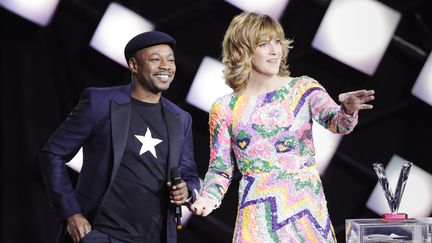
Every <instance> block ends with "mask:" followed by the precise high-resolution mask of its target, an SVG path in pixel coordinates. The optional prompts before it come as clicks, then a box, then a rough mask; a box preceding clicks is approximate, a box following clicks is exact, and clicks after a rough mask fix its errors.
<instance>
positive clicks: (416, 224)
mask: <svg viewBox="0 0 432 243" xmlns="http://www.w3.org/2000/svg"><path fill="white" fill-rule="evenodd" d="M345 232H346V242H347V243H357V242H358V243H363V242H370V243H371V242H382V243H385V242H412V243H432V239H431V238H432V218H420V219H404V220H384V219H347V220H345Z"/></svg>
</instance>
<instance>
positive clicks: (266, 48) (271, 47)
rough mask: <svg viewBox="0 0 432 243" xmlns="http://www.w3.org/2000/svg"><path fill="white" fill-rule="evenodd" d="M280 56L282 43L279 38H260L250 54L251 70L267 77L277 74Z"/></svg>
mask: <svg viewBox="0 0 432 243" xmlns="http://www.w3.org/2000/svg"><path fill="white" fill-rule="evenodd" d="M281 58H282V44H281V41H280V39H279V38H274V39H264V40H261V41H259V42H258V45H257V47H256V49H255V52H254V54H253V56H252V72H255V73H258V74H261V75H265V76H269V77H271V76H274V75H277V74H278V73H279V67H280V65H281Z"/></svg>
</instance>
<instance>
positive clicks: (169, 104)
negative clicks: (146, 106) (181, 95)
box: [161, 96, 189, 115]
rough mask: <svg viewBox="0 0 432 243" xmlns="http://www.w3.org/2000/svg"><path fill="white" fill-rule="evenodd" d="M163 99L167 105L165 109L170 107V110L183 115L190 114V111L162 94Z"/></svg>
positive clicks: (163, 102) (164, 104)
mask: <svg viewBox="0 0 432 243" xmlns="http://www.w3.org/2000/svg"><path fill="white" fill-rule="evenodd" d="M161 100H162V104H163V106H164V107H165V109H168V110H169V111H170V112H172V113H176V114H182V115H189V112H187V111H185V110H184V109H183V108H181V107H179V106H178V105H176V104H174V103H173V102H172V101H170V100H169V99H167V98H165V97H163V96H161Z"/></svg>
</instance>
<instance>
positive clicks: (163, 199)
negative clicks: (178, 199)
mask: <svg viewBox="0 0 432 243" xmlns="http://www.w3.org/2000/svg"><path fill="white" fill-rule="evenodd" d="M167 159H168V132H167V128H166V123H165V119H164V117H163V112H162V106H161V104H160V102H159V103H157V104H150V103H145V102H141V101H138V100H136V99H132V102H131V116H130V127H129V134H128V141H127V144H126V148H125V152H124V154H123V158H122V161H121V163H120V166H119V169H118V172H117V175H116V176H115V179H114V182H113V184H112V186H111V188H110V191H109V192H108V194H107V196H106V199H105V201H104V204H103V206H102V209H101V211H100V214H99V215H98V216H97V218H96V221H95V228H96V229H98V230H100V231H102V232H105V233H107V234H109V235H111V236H112V237H115V238H118V239H120V240H123V241H125V242H140V243H141V242H151V243H157V242H165V241H166V240H165V239H166V212H167V210H166V209H167V205H168V200H169V196H168V190H167V188H166V185H165V184H166V170H167Z"/></svg>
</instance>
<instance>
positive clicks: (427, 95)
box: [411, 54, 432, 105]
mask: <svg viewBox="0 0 432 243" xmlns="http://www.w3.org/2000/svg"><path fill="white" fill-rule="evenodd" d="M411 93H412V94H413V95H415V96H416V97H418V98H419V99H421V100H423V101H424V102H426V103H428V104H429V105H432V54H430V55H429V57H428V59H427V60H426V63H425V64H424V66H423V68H422V70H421V71H420V74H419V76H418V77H417V80H416V82H415V84H414V86H413V88H412V90H411Z"/></svg>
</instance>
